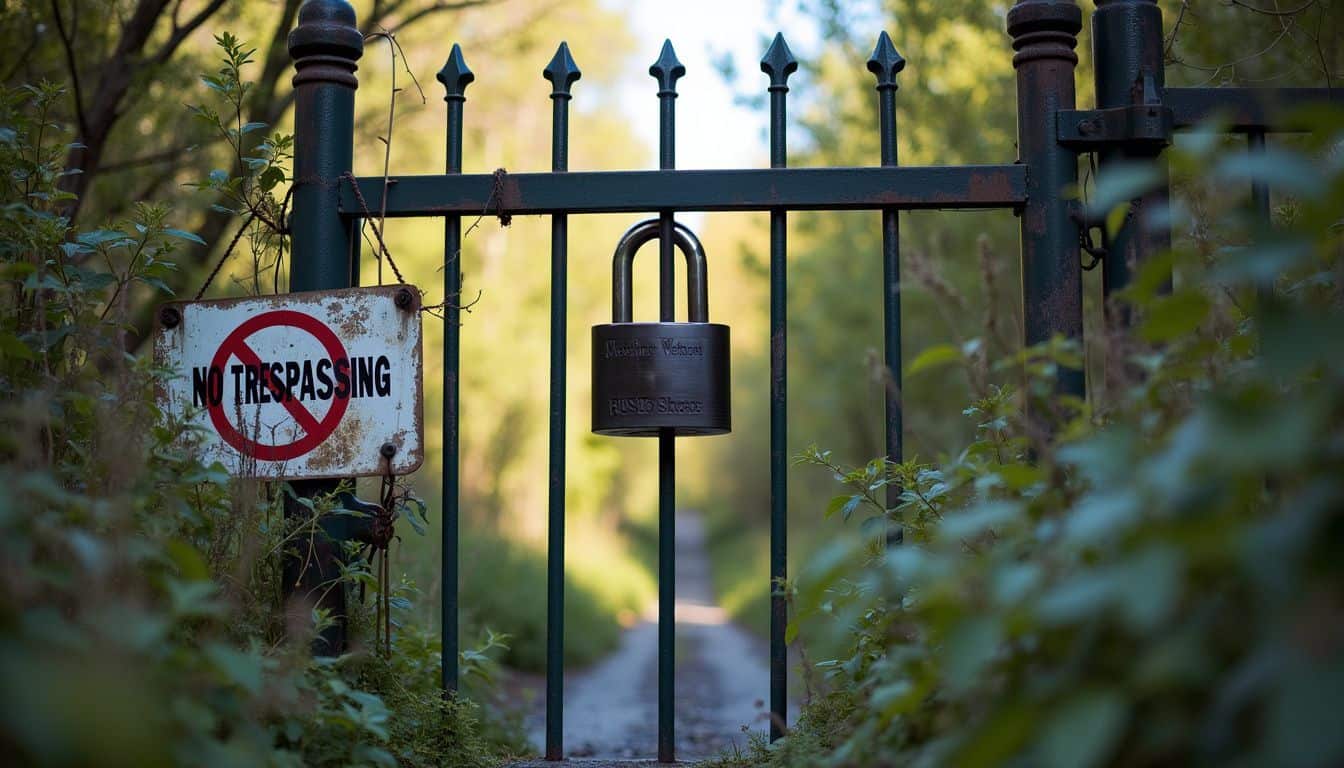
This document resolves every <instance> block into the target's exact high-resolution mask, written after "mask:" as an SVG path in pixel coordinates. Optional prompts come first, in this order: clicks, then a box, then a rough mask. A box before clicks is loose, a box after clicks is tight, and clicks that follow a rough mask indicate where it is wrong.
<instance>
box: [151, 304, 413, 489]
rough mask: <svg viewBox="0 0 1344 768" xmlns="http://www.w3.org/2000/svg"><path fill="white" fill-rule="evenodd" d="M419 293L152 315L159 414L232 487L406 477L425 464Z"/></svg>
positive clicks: (168, 309)
mask: <svg viewBox="0 0 1344 768" xmlns="http://www.w3.org/2000/svg"><path fill="white" fill-rule="evenodd" d="M420 314H421V313H420V293H419V291H417V290H416V289H415V288H413V287H411V286H406V285H392V286H382V287H378V288H351V289H348V290H338V291H314V292H310V293H289V294H284V295H279V296H266V297H262V298H250V299H225V300H222V301H199V302H180V303H172V304H165V305H164V306H163V307H162V308H161V309H160V310H159V331H158V336H157V337H156V339H155V344H154V357H155V360H156V361H157V362H158V363H159V364H160V365H161V366H163V367H165V368H167V369H169V370H171V371H172V372H173V375H172V377H171V378H169V379H168V380H167V381H166V382H165V383H164V385H163V386H162V387H161V388H160V391H159V399H160V404H161V405H162V406H163V407H164V408H165V409H166V410H167V411H168V412H169V413H172V414H175V415H177V416H179V417H181V418H183V419H185V420H186V421H187V422H188V423H190V424H193V425H195V426H198V427H200V429H199V430H195V431H196V432H198V433H199V434H200V435H201V436H202V437H201V440H202V445H201V448H202V451H203V454H204V455H203V457H202V458H203V459H204V461H205V462H206V463H210V462H211V461H215V460H218V461H220V462H222V463H223V464H224V465H225V466H226V467H228V468H229V471H230V472H232V473H233V474H235V475H237V476H240V477H259V478H287V479H293V480H299V479H312V478H334V477H355V476H364V475H382V474H385V473H387V472H389V471H391V472H392V473H394V474H399V475H400V474H405V473H408V472H412V471H414V470H415V469H416V468H418V467H419V466H420V462H421V461H422V460H423V458H424V417H423V396H422V391H423V386H422V384H423V382H422V375H423V361H422V357H421V354H422V353H421V346H420V337H421V322H420Z"/></svg>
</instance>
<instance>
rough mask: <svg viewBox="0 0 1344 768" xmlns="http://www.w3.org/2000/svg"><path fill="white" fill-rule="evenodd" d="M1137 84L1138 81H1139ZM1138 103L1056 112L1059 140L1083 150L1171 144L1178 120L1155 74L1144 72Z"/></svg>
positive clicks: (1159, 146) (1138, 89) (1137, 96)
mask: <svg viewBox="0 0 1344 768" xmlns="http://www.w3.org/2000/svg"><path fill="white" fill-rule="evenodd" d="M1136 85H1138V83H1136ZM1135 91H1138V92H1136V93H1135V94H1134V96H1135V97H1136V98H1135V103H1134V104H1129V105H1126V106H1123V107H1111V108H1109V109H1068V110H1060V111H1059V112H1056V113H1055V115H1056V119H1057V123H1056V131H1057V138H1058V140H1059V143H1060V144H1063V145H1064V146H1066V147H1072V148H1074V149H1079V150H1083V151H1093V150H1097V149H1102V148H1105V147H1116V146H1129V147H1143V148H1146V149H1161V148H1163V147H1166V146H1169V145H1170V144H1171V137H1172V134H1173V133H1174V132H1175V128H1176V120H1175V116H1174V115H1173V114H1172V111H1171V108H1170V107H1168V106H1166V105H1165V104H1163V103H1162V95H1161V94H1160V93H1159V92H1158V88H1157V85H1156V83H1155V82H1154V80H1153V77H1152V75H1149V74H1145V75H1144V76H1143V80H1142V88H1141V89H1140V88H1135Z"/></svg>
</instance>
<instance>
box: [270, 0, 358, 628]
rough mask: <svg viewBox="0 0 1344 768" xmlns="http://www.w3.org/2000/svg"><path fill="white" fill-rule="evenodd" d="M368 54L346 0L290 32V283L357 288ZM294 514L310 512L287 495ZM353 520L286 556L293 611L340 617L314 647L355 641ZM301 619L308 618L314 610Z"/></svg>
mask: <svg viewBox="0 0 1344 768" xmlns="http://www.w3.org/2000/svg"><path fill="white" fill-rule="evenodd" d="M363 52H364V38H363V36H362V35H361V34H360V33H359V29H358V28H357V27H356V26H355V11H354V9H353V8H352V7H350V4H349V3H347V2H345V0H307V2H305V3H304V4H303V7H302V8H300V9H299V23H298V25H297V26H296V27H295V28H294V31H292V32H290V34H289V55H290V58H292V59H293V60H294V68H295V73H294V182H293V183H294V199H293V210H292V213H291V214H290V219H289V220H290V232H291V234H290V275H289V289H290V290H291V291H315V290H327V289H332V288H348V287H349V286H350V285H351V283H352V282H353V281H354V279H355V275H356V274H357V268H358V260H357V259H356V254H357V251H356V250H355V245H356V243H357V241H356V239H355V237H354V225H353V223H351V222H343V221H342V220H341V215H340V203H339V192H340V184H341V176H342V174H345V173H347V172H349V171H350V170H351V167H352V165H353V156H354V132H355V89H356V88H357V87H358V86H359V81H358V80H357V79H356V77H355V69H356V66H355V62H356V61H357V60H358V59H359V57H360V55H362V54H363ZM338 484H339V483H338V481H333V480H317V481H308V482H303V483H293V487H294V492H295V493H296V494H298V495H299V496H303V497H308V498H311V497H313V496H316V495H319V494H323V493H331V492H333V491H334V490H335V489H336V486H337V485H338ZM285 505H286V510H285V514H286V517H287V518H289V517H291V516H295V515H307V514H311V513H310V512H309V511H308V510H307V509H306V508H304V507H300V506H298V505H296V504H294V503H293V501H292V500H290V499H286V502H285ZM351 519H352V518H349V517H338V516H328V517H326V518H324V519H323V520H322V521H321V526H322V530H323V532H324V533H325V534H326V537H327V540H325V541H317V540H315V541H314V542H313V548H314V552H313V557H312V558H305V559H304V560H306V561H307V565H306V566H305V563H304V561H303V560H296V559H295V558H291V557H288V556H286V560H285V565H284V574H285V576H284V579H285V583H284V589H285V590H286V603H287V607H286V611H287V612H288V611H290V610H292V609H291V608H289V607H288V604H289V603H290V602H291V598H292V597H294V596H295V594H297V595H298V596H299V597H300V598H301V600H302V603H301V604H302V605H303V608H304V609H306V608H307V607H308V603H307V598H308V596H310V595H315V596H317V598H316V599H317V604H318V606H319V607H322V608H325V609H327V610H328V611H329V612H330V614H331V615H332V616H333V617H334V618H335V623H334V624H333V625H332V626H331V627H330V628H328V629H327V630H326V631H324V632H323V633H322V635H321V637H320V638H319V639H318V641H317V642H315V643H314V650H315V651H316V652H318V653H322V654H330V655H335V654H339V653H342V652H343V651H344V650H345V648H346V645H347V636H346V629H347V627H346V594H345V590H344V589H327V588H326V587H327V585H329V583H330V581H331V580H332V579H335V578H339V573H340V567H339V558H341V557H342V555H343V553H342V552H341V551H340V547H341V542H342V541H344V540H345V539H347V538H349V537H350V536H349V531H348V530H347V528H348V522H349V521H350V520H351ZM299 618H301V619H306V618H307V616H306V614H305V615H304V616H302V617H299Z"/></svg>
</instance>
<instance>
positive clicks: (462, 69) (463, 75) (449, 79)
mask: <svg viewBox="0 0 1344 768" xmlns="http://www.w3.org/2000/svg"><path fill="white" fill-rule="evenodd" d="M436 77H437V78H438V80H439V82H440V83H443V87H444V89H446V90H447V91H448V93H447V94H445V95H444V97H443V100H444V101H451V100H454V99H455V100H457V101H462V100H464V99H466V93H467V85H468V84H470V83H471V81H473V80H475V79H476V75H475V74H473V73H472V71H471V68H470V67H468V66H467V61H466V59H463V58H462V46H460V45H458V44H457V43H453V50H452V51H451V52H450V53H449V54H448V61H446V62H444V64H443V69H440V70H439V74H438V75H436Z"/></svg>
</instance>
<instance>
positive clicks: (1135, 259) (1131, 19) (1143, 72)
mask: <svg viewBox="0 0 1344 768" xmlns="http://www.w3.org/2000/svg"><path fill="white" fill-rule="evenodd" d="M1163 56H1164V54H1163V43H1162V9H1161V8H1159V7H1158V5H1157V0H1098V2H1097V9H1096V11H1094V12H1093V13H1092V59H1093V67H1094V69H1095V80H1096V86H1097V109H1113V108H1123V107H1131V106H1133V107H1138V106H1149V107H1152V108H1158V109H1160V108H1161V103H1162V92H1163V89H1164V88H1165V87H1166V74H1165V66H1164V64H1163ZM1162 149H1163V147H1162V146H1158V145H1155V144H1153V143H1151V142H1130V143H1127V144H1119V145H1117V146H1113V147H1105V148H1103V149H1102V150H1101V152H1100V153H1099V160H1100V169H1099V175H1100V176H1101V177H1103V178H1104V177H1105V174H1106V170H1107V168H1108V167H1110V168H1114V167H1115V166H1116V165H1117V164H1122V163H1125V162H1133V161H1152V160H1155V159H1156V158H1157V157H1158V156H1159V155H1160V154H1161V152H1162ZM1167 194H1168V193H1167V190H1166V184H1163V185H1162V188H1161V189H1159V190H1157V191H1154V192H1149V193H1147V194H1145V195H1144V196H1143V197H1140V198H1139V199H1138V200H1136V201H1134V204H1133V207H1132V208H1131V209H1130V215H1129V216H1128V217H1127V218H1126V219H1125V222H1124V224H1123V225H1122V226H1121V227H1120V230H1119V231H1118V232H1117V233H1116V234H1115V236H1114V237H1113V238H1111V241H1110V243H1109V244H1108V248H1107V253H1106V258H1105V259H1103V260H1102V290H1103V292H1104V293H1105V295H1106V297H1107V298H1110V296H1111V294H1112V293H1114V292H1115V291H1118V290H1121V289H1122V288H1124V287H1125V286H1126V285H1128V284H1129V279H1130V273H1131V271H1132V270H1133V269H1134V268H1135V267H1136V266H1137V265H1138V264H1140V263H1141V262H1142V261H1143V259H1144V258H1147V257H1150V256H1153V255H1155V254H1157V253H1160V252H1161V251H1164V250H1166V249H1168V248H1170V247H1171V231H1170V229H1169V228H1168V227H1166V226H1160V227H1154V226H1153V224H1154V222H1153V221H1152V216H1153V214H1154V213H1156V212H1159V211H1161V210H1162V209H1163V208H1165V207H1166V203H1167ZM1122 311H1123V310H1122ZM1115 319H1116V320H1117V321H1118V322H1119V323H1121V324H1128V321H1129V318H1128V312H1124V313H1123V315H1122V316H1120V317H1117V318H1115Z"/></svg>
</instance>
